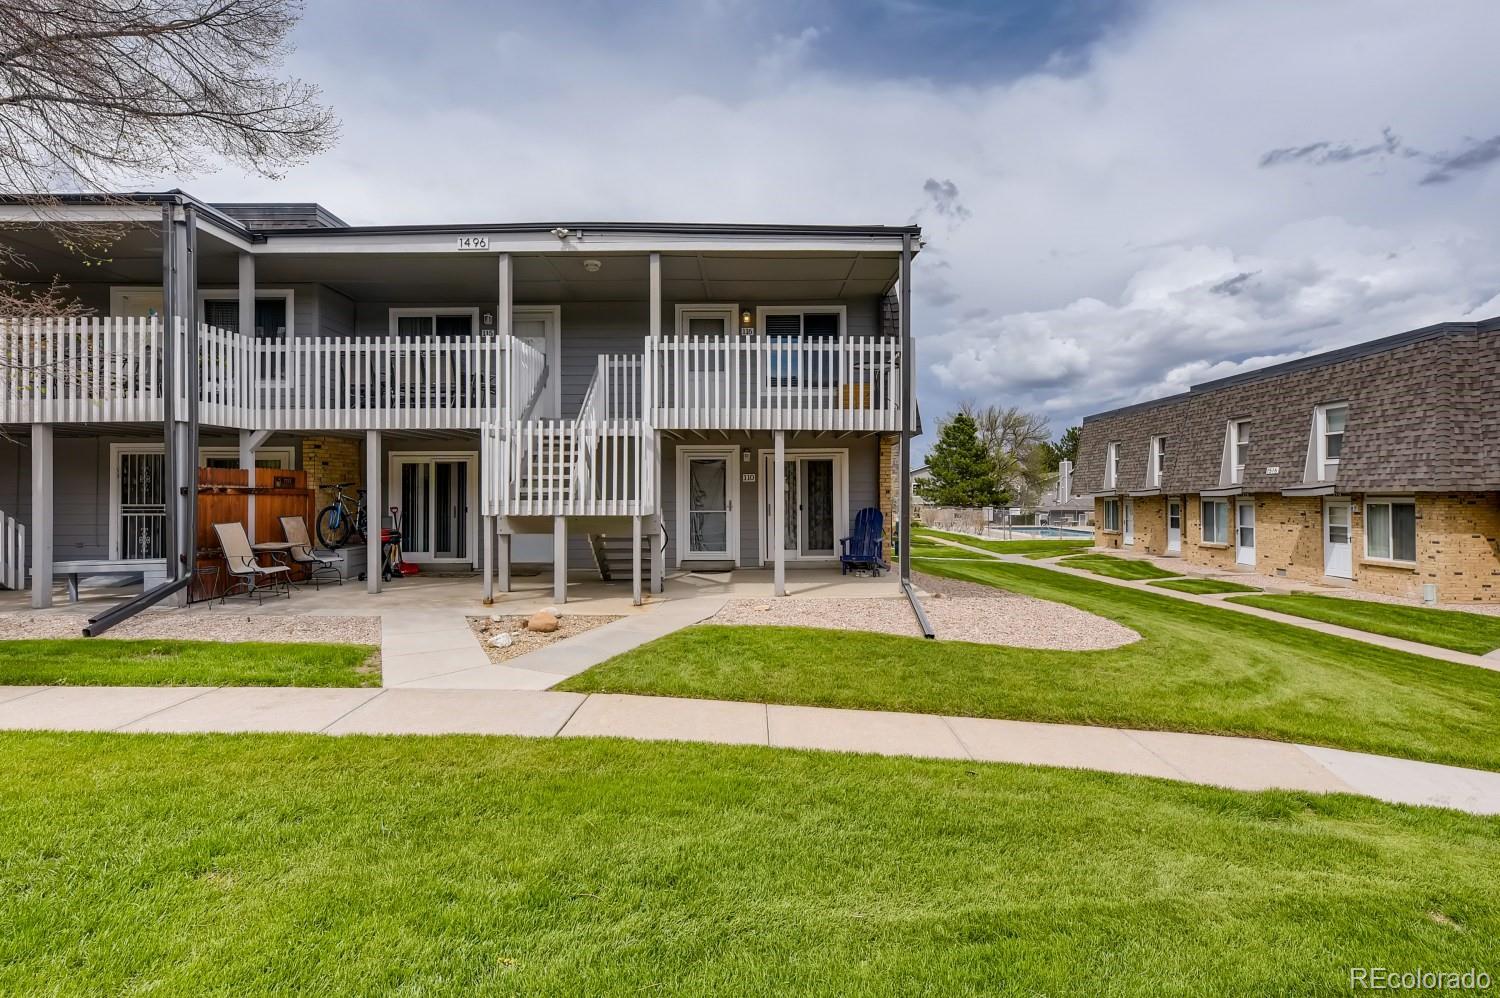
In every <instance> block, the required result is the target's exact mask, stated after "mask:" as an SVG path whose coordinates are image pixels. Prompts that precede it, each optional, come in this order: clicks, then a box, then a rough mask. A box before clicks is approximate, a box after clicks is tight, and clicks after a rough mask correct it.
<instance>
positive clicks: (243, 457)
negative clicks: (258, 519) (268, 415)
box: [240, 430, 255, 544]
mask: <svg viewBox="0 0 1500 998" xmlns="http://www.w3.org/2000/svg"><path fill="white" fill-rule="evenodd" d="M254 437H255V431H254V430H241V431H240V470H241V471H244V472H245V484H246V485H248V486H250V491H249V492H248V493H247V494H246V496H245V535H246V536H247V537H249V538H250V543H251V544H254V543H255V441H254Z"/></svg>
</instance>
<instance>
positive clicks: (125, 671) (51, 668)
mask: <svg viewBox="0 0 1500 998" xmlns="http://www.w3.org/2000/svg"><path fill="white" fill-rule="evenodd" d="M375 652H376V649H375V648H374V647H372V646H369V645H334V644H267V643H263V642H253V641H252V642H237V643H224V642H218V641H164V640H154V639H128V640H127V639H121V640H115V639H113V638H61V639H40V640H26V641H0V686H379V685H380V667H379V665H378V664H376V662H375V661H374V655H375Z"/></svg>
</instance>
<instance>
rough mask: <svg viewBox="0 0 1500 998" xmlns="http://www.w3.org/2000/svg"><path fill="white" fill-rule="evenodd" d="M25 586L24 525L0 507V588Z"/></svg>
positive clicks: (20, 587)
mask: <svg viewBox="0 0 1500 998" xmlns="http://www.w3.org/2000/svg"><path fill="white" fill-rule="evenodd" d="M25 586H26V525H25V524H23V523H21V522H20V521H18V520H17V519H16V518H15V517H13V516H11V515H10V514H9V513H7V512H5V510H3V509H0V589H17V590H19V589H24V588H25Z"/></svg>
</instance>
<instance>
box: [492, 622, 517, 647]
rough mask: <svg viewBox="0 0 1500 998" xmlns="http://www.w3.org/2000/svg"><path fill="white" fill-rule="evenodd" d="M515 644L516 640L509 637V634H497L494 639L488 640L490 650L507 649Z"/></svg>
mask: <svg viewBox="0 0 1500 998" xmlns="http://www.w3.org/2000/svg"><path fill="white" fill-rule="evenodd" d="M491 619H493V620H498V619H499V618H498V617H495V618H491ZM515 643H516V639H515V638H513V637H511V636H510V635H509V634H497V635H495V636H494V637H492V638H490V646H491V647H492V648H509V647H510V646H511V645H513V644H515Z"/></svg>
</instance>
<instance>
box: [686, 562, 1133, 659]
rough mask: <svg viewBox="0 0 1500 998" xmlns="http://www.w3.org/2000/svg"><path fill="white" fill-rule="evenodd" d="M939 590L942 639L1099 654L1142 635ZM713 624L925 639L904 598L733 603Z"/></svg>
mask: <svg viewBox="0 0 1500 998" xmlns="http://www.w3.org/2000/svg"><path fill="white" fill-rule="evenodd" d="M918 584H919V585H920V586H921V587H922V588H924V589H928V591H929V592H931V593H932V595H930V596H928V597H925V598H924V599H923V600H922V607H923V609H925V610H926V611H927V619H928V620H929V621H931V623H932V629H933V630H934V631H936V632H937V636H938V639H939V640H942V641H972V642H975V643H977V644H986V645H1009V646H1011V647H1015V648H1048V649H1054V650H1061V651H1092V650H1098V649H1104V648H1118V647H1120V646H1121V645H1127V644H1130V643H1131V642H1132V641H1137V640H1139V639H1140V635H1139V634H1137V633H1135V632H1134V631H1132V630H1130V629H1129V628H1127V627H1122V626H1120V625H1119V624H1117V623H1115V622H1114V621H1112V620H1106V619H1105V618H1104V617H1099V616H1096V615H1095V614H1092V613H1088V612H1086V611H1084V610H1079V609H1077V608H1076V607H1071V606H1067V605H1065V604H1062V603H1053V602H1050V601H1048V600H1039V599H1032V598H1031V597H1029V596H1019V595H1017V594H1015V593H1008V592H1005V591H1003V590H998V589H993V588H991V587H989V586H973V588H974V589H975V590H981V591H980V592H969V591H966V590H963V589H961V588H960V587H965V586H972V585H973V584H972V583H962V582H956V581H954V580H948V579H944V580H942V587H941V588H942V589H943V590H944V591H943V592H937V591H935V590H936V589H937V588H938V587H937V586H933V587H931V588H929V587H928V585H927V577H923V578H922V580H921V581H920V582H919V583H918ZM705 623H710V624H753V625H765V626H781V627H820V628H824V629H826V630H836V631H870V632H873V633H876V634H899V635H907V636H910V637H921V635H922V632H921V630H920V629H919V628H918V627H917V621H916V617H915V616H914V615H913V614H912V612H911V605H910V604H909V603H907V601H906V598H905V597H903V596H895V597H880V598H867V599H778V600H730V601H729V602H728V603H726V604H725V605H724V608H723V609H722V610H720V611H719V612H718V613H716V614H714V616H712V617H710V618H709V619H708V620H707V621H705Z"/></svg>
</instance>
